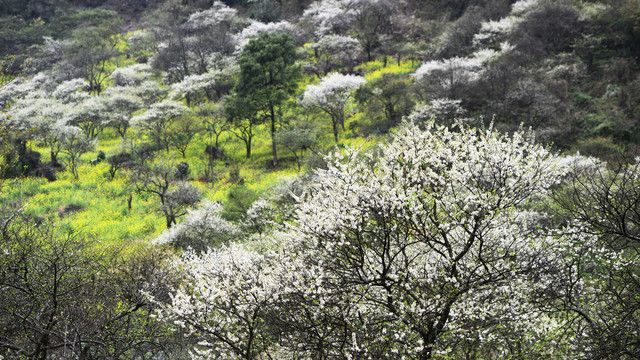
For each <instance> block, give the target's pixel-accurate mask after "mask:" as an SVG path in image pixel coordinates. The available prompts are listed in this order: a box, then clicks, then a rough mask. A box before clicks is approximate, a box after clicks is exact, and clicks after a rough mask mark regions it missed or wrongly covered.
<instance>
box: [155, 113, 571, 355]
mask: <svg viewBox="0 0 640 360" xmlns="http://www.w3.org/2000/svg"><path fill="white" fill-rule="evenodd" d="M441 102H443V103H445V102H446V103H455V101H450V100H442V101H441ZM425 128H426V130H425V131H421V130H419V129H418V128H417V127H415V125H410V124H406V125H404V127H403V128H402V129H401V130H400V131H399V132H398V133H397V134H396V138H395V140H394V141H393V143H391V144H389V145H386V146H383V148H382V154H381V155H380V158H379V160H377V161H375V160H374V155H373V154H371V153H361V152H359V151H355V150H350V151H348V152H347V154H346V155H341V154H334V155H332V156H331V157H330V158H329V159H328V160H329V168H328V169H327V170H324V171H319V172H318V173H317V175H316V176H317V178H315V181H314V184H313V185H312V186H311V188H310V189H309V191H308V192H307V193H306V195H305V196H303V197H302V198H301V203H300V204H299V205H298V207H297V213H296V221H295V223H293V224H291V225H289V226H288V228H287V229H285V230H283V231H280V232H275V233H273V234H272V235H271V236H270V237H267V238H263V239H261V240H258V243H251V244H253V245H237V244H233V243H232V244H231V245H230V246H229V247H222V248H220V249H217V250H212V251H210V252H209V253H206V254H205V255H203V256H196V255H194V254H192V253H189V254H187V255H186V256H185V257H183V258H182V259H181V260H178V262H177V266H178V267H179V268H181V269H183V270H184V271H185V272H186V274H187V279H188V281H187V282H185V284H184V285H183V286H182V287H181V288H179V289H176V291H175V293H174V295H173V297H172V302H171V303H170V304H168V305H165V308H164V313H163V316H165V317H167V318H168V319H169V320H170V321H172V322H173V323H175V324H178V325H179V326H184V327H186V328H188V329H189V331H190V332H194V333H197V334H198V336H199V337H200V338H201V340H202V341H206V343H204V342H203V343H201V345H200V346H199V348H200V349H208V350H207V351H208V352H209V354H210V355H211V356H216V357H219V358H232V357H238V356H246V355H247V354H257V353H261V354H265V355H266V354H270V355H273V352H272V351H274V352H277V353H278V354H280V355H283V354H285V353H287V352H288V353H289V354H292V353H296V354H299V355H301V356H307V357H314V354H315V353H314V351H316V350H315V349H317V346H319V345H320V344H322V349H323V352H324V353H325V354H327V355H336V356H338V354H339V355H340V356H343V357H346V358H349V357H353V358H355V357H371V358H387V357H396V356H398V357H400V356H406V357H420V356H422V357H424V356H427V354H430V355H435V354H436V353H441V352H448V353H450V354H455V353H456V352H458V351H463V350H461V347H464V346H467V345H468V346H473V347H475V348H477V349H487V351H492V353H496V351H497V353H500V354H504V355H505V356H506V355H508V354H507V353H508V352H509V348H510V346H511V345H512V344H511V343H510V340H509V339H513V338H517V337H520V336H522V337H525V338H526V341H523V342H522V343H521V344H522V345H523V346H528V347H531V348H535V347H536V346H537V343H539V342H545V343H551V342H552V341H555V339H554V338H553V334H554V333H555V332H556V331H557V330H558V329H559V327H560V326H562V323H561V321H559V320H558V319H556V318H554V317H551V316H549V315H546V314H545V313H543V312H541V311H538V310H537V309H536V307H535V306H534V302H533V299H534V298H535V296H536V294H537V293H540V292H543V291H545V289H546V288H547V287H548V286H550V283H549V279H547V275H548V274H553V272H552V271H547V270H548V269H550V268H554V267H555V266H557V264H558V263H559V262H560V261H561V257H562V256H563V254H564V252H565V251H566V250H567V248H566V241H567V239H566V237H562V236H559V235H557V234H553V235H550V234H549V233H545V232H542V231H539V230H538V226H537V225H538V222H539V221H541V220H543V219H544V218H545V216H544V215H543V214H540V213H537V212H535V211H532V210H531V209H529V208H527V206H526V204H527V203H528V202H529V201H531V200H533V199H537V198H538V197H542V196H545V194H546V192H547V190H548V189H549V188H550V187H551V186H552V185H554V184H556V183H557V182H558V181H559V179H560V177H561V176H563V175H564V174H565V172H566V171H567V169H566V166H563V165H559V164H558V160H559V159H558V158H557V157H556V156H554V155H552V154H550V153H549V152H548V151H547V149H545V148H544V147H542V146H539V145H536V144H535V142H534V139H533V135H532V134H530V133H527V132H524V131H519V132H516V133H515V134H513V135H512V136H504V135H501V134H499V133H498V132H497V131H495V130H493V129H492V128H488V129H470V128H466V127H461V128H459V129H456V130H455V131H452V130H450V129H449V128H446V127H441V126H437V125H435V123H434V122H432V121H431V122H427V123H426V124H425ZM250 247H251V248H250ZM258 248H259V249H260V250H259V251H257V250H256V249H258ZM271 326H275V328H274V327H271ZM250 334H252V336H253V339H255V342H252V341H253V340H251V336H250ZM275 339H277V342H278V344H277V345H276V344H274V343H273V341H276V340H275ZM461 339H468V340H464V341H462V342H461V341H460V340H461ZM466 341H468V343H467V342H466ZM250 342H251V343H250ZM488 349H492V350H488ZM557 349H561V347H556V348H554V347H549V348H548V349H547V348H544V349H543V350H539V351H540V354H546V355H549V356H551V355H552V354H554V351H556V350H557ZM536 351H538V350H536ZM558 351H560V350H558Z"/></svg>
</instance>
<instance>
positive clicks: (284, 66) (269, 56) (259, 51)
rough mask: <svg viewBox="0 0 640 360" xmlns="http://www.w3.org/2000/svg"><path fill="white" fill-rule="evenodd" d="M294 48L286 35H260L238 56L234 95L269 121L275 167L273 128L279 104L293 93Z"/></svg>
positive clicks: (296, 77)
mask: <svg viewBox="0 0 640 360" xmlns="http://www.w3.org/2000/svg"><path fill="white" fill-rule="evenodd" d="M295 59H296V46H295V44H294V41H293V38H291V36H289V35H286V34H277V33H262V34H260V36H258V37H257V38H255V39H252V40H251V41H249V44H247V46H245V48H244V50H243V51H242V54H241V55H240V61H239V62H240V79H239V81H238V84H237V85H236V94H237V96H238V97H240V98H242V99H251V101H252V102H253V103H254V105H255V107H256V109H257V110H258V111H259V112H261V113H264V114H265V115H266V117H267V118H269V120H270V122H271V144H272V145H271V148H272V154H273V165H277V164H278V154H277V149H276V143H277V141H276V127H277V124H278V121H279V118H281V111H280V110H281V107H282V104H283V103H284V102H285V101H286V100H287V99H288V98H289V97H290V96H291V95H293V94H294V93H295V91H296V89H297V80H298V78H299V77H300V70H299V68H298V67H296V66H294V63H295Z"/></svg>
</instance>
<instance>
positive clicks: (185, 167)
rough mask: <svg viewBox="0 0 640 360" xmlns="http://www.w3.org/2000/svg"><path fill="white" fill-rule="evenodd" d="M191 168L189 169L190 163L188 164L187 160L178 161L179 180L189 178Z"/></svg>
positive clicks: (177, 172) (177, 176)
mask: <svg viewBox="0 0 640 360" xmlns="http://www.w3.org/2000/svg"><path fill="white" fill-rule="evenodd" d="M189 173H190V170H189V164H187V163H186V162H184V161H183V162H180V163H178V165H176V175H175V176H176V178H177V179H179V180H185V179H186V178H187V176H189Z"/></svg>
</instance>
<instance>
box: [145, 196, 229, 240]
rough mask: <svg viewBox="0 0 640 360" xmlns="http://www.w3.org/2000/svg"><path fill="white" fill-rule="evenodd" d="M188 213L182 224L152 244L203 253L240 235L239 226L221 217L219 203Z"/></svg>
mask: <svg viewBox="0 0 640 360" xmlns="http://www.w3.org/2000/svg"><path fill="white" fill-rule="evenodd" d="M187 211H188V213H187V215H186V216H185V218H184V220H183V221H182V222H180V223H179V224H178V225H176V226H174V227H172V228H170V229H167V230H165V231H163V232H162V233H161V234H160V235H159V236H158V237H157V238H155V239H154V240H153V241H152V243H153V244H162V245H164V244H171V245H175V246H180V247H183V248H188V247H191V248H194V250H197V251H202V250H203V249H206V248H207V247H208V246H213V245H216V244H215V243H214V242H217V243H224V242H227V241H228V240H230V239H233V238H235V237H236V236H237V235H238V234H239V229H238V227H237V226H235V225H234V224H232V223H230V222H228V221H226V220H224V219H223V218H222V217H221V216H220V212H221V211H222V205H221V204H220V203H218V202H212V201H205V202H204V203H202V204H201V205H200V206H199V207H198V209H196V210H187Z"/></svg>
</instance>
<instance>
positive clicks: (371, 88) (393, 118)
mask: <svg viewBox="0 0 640 360" xmlns="http://www.w3.org/2000/svg"><path fill="white" fill-rule="evenodd" d="M355 97H356V100H357V101H358V104H359V105H360V107H361V109H364V112H365V113H366V114H367V115H368V116H369V118H370V119H371V124H370V126H369V129H365V130H366V132H383V133H384V132H387V131H388V130H389V129H390V128H391V127H394V126H397V125H398V124H399V123H400V121H401V120H402V118H403V117H404V116H407V115H409V114H410V113H411V109H412V108H413V105H414V101H413V99H412V94H411V80H410V79H409V78H406V77H401V76H397V75H394V74H384V76H383V77H381V78H380V79H377V80H376V81H374V82H370V83H367V84H365V85H364V86H361V87H360V88H358V90H357V91H356V95H355Z"/></svg>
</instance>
